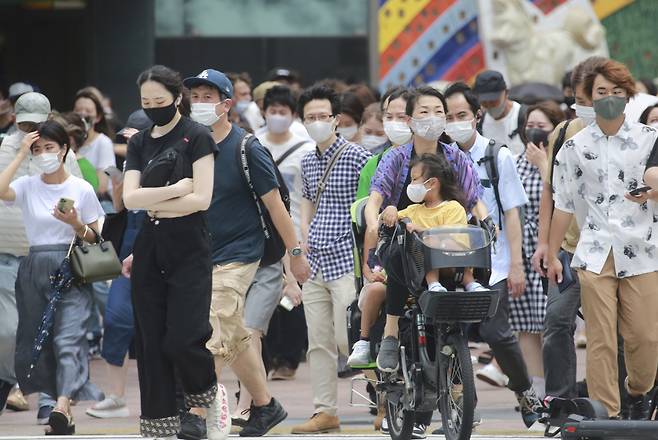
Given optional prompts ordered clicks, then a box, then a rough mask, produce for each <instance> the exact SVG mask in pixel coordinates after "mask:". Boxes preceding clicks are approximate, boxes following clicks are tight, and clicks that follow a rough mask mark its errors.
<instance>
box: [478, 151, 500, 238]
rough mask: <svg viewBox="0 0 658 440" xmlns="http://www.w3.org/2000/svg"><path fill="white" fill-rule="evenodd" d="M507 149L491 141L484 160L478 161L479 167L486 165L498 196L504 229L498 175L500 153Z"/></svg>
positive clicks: (492, 185) (495, 193)
mask: <svg viewBox="0 0 658 440" xmlns="http://www.w3.org/2000/svg"><path fill="white" fill-rule="evenodd" d="M503 147H504V148H507V145H503V144H498V143H497V142H496V141H495V140H493V139H490V140H489V144H488V145H487V148H486V150H485V152H484V156H483V157H482V159H480V160H478V165H484V169H485V170H486V171H487V176H488V177H489V181H490V182H491V187H492V188H493V191H494V195H495V196H496V204H497V205H498V220H499V222H500V225H498V226H499V227H501V228H502V225H503V217H504V212H505V211H504V210H503V204H502V202H501V199H500V191H499V189H498V182H500V175H499V174H498V153H499V152H500V149H501V148H503Z"/></svg>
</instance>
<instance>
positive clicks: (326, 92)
mask: <svg viewBox="0 0 658 440" xmlns="http://www.w3.org/2000/svg"><path fill="white" fill-rule="evenodd" d="M314 99H326V100H328V101H329V102H330V103H331V113H332V116H336V115H337V114H338V113H340V110H341V107H340V96H338V93H336V92H335V91H334V90H333V89H331V88H329V87H327V86H324V85H314V86H311V87H309V88H308V89H306V90H304V92H303V93H302V95H301V96H300V97H299V102H298V103H297V114H299V117H300V118H301V119H302V120H303V119H304V107H305V106H306V104H308V103H309V102H311V101H313V100H314Z"/></svg>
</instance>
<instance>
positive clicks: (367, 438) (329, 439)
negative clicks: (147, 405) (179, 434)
mask: <svg viewBox="0 0 658 440" xmlns="http://www.w3.org/2000/svg"><path fill="white" fill-rule="evenodd" d="M270 437H271V438H275V439H276V440H307V439H313V440H345V439H350V440H373V439H383V438H385V437H383V436H375V435H363V436H352V435H316V436H306V437H303V436H294V437H293V436H268V438H270ZM40 438H43V439H48V440H52V439H69V440H70V439H71V438H72V437H54V436H48V437H0V439H2V440H5V439H22V440H27V439H40ZM73 438H74V439H75V440H92V439H110V438H111V439H115V440H129V439H130V440H134V439H139V438H141V437H137V436H123V437H117V436H84V437H82V436H75V437H73ZM231 438H236V439H237V438H244V437H238V436H233V435H232V436H231ZM253 438H263V437H253ZM386 438H387V437H386ZM428 438H436V439H441V438H443V437H442V436H430V437H428ZM471 438H472V439H473V440H527V439H532V440H535V439H537V437H536V436H534V437H531V436H526V437H509V436H480V435H474V436H473V437H471Z"/></svg>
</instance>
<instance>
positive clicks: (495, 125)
mask: <svg viewBox="0 0 658 440" xmlns="http://www.w3.org/2000/svg"><path fill="white" fill-rule="evenodd" d="M520 109H521V104H519V103H518V102H514V101H513V102H512V110H510V112H509V113H508V114H507V116H505V117H504V118H502V119H499V120H495V119H494V118H493V116H491V115H489V114H488V115H486V116H485V117H484V121H483V122H482V136H484V137H486V138H487V139H494V140H495V141H498V142H499V143H501V144H505V145H507V146H508V147H509V149H510V150H512V153H513V154H514V157H517V156H518V155H519V154H521V153H523V151H524V150H525V146H524V145H523V141H521V137H520V136H519V135H518V134H515V135H514V136H512V137H510V134H511V133H513V132H514V131H516V128H517V126H518V123H519V110H520Z"/></svg>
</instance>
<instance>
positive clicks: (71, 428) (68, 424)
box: [46, 408, 75, 435]
mask: <svg viewBox="0 0 658 440" xmlns="http://www.w3.org/2000/svg"><path fill="white" fill-rule="evenodd" d="M48 425H49V427H50V430H47V431H46V435H73V434H75V423H73V417H72V416H70V415H67V414H66V413H65V412H64V411H62V410H61V409H59V408H55V409H54V410H53V412H51V413H50V418H48Z"/></svg>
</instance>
